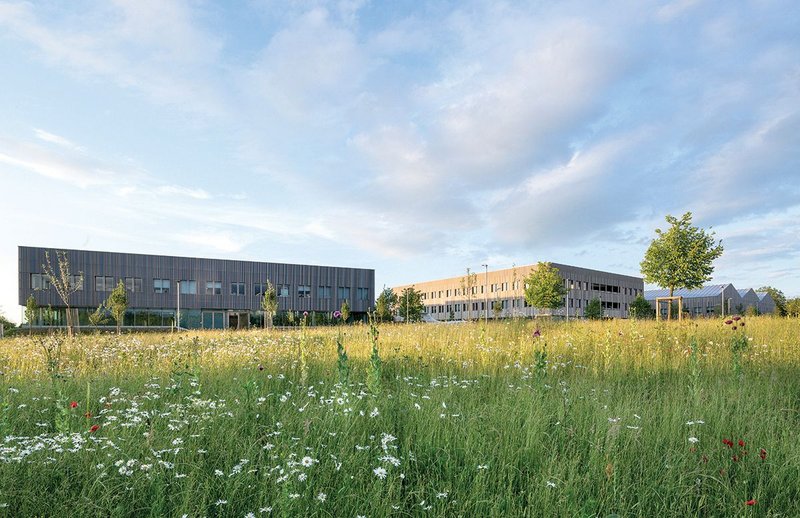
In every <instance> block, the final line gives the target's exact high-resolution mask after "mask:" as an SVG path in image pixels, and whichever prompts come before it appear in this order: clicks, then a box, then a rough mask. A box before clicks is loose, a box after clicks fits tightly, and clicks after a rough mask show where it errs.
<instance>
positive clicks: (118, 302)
mask: <svg viewBox="0 0 800 518" xmlns="http://www.w3.org/2000/svg"><path fill="white" fill-rule="evenodd" d="M106 308H108V311H109V313H111V317H112V318H113V319H114V322H116V324H117V334H121V333H122V323H123V320H124V319H125V311H127V310H128V293H127V292H126V291H125V283H124V282H122V279H120V281H119V282H118V283H117V287H116V288H114V291H112V292H111V294H110V295H109V296H108V299H107V300H106Z"/></svg>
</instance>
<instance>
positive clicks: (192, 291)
mask: <svg viewBox="0 0 800 518" xmlns="http://www.w3.org/2000/svg"><path fill="white" fill-rule="evenodd" d="M179 282H180V284H181V295H197V281H193V280H191V279H182V280H180V281H179ZM181 318H183V316H181Z"/></svg>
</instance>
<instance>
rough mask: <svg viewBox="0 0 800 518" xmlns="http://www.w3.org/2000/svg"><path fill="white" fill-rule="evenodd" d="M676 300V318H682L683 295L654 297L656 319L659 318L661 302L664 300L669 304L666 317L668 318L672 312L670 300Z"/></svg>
mask: <svg viewBox="0 0 800 518" xmlns="http://www.w3.org/2000/svg"><path fill="white" fill-rule="evenodd" d="M673 300H677V301H678V320H679V321H680V320H683V297H682V296H680V295H678V296H675V297H656V320H657V321H658V320H661V302H666V303H667V304H669V306H667V319H669V317H670V315H671V314H672V311H671V308H670V306H671V305H672V301H673Z"/></svg>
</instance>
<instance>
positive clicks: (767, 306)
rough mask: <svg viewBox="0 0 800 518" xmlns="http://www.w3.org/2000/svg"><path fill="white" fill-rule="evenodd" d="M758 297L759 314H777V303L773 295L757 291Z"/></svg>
mask: <svg viewBox="0 0 800 518" xmlns="http://www.w3.org/2000/svg"><path fill="white" fill-rule="evenodd" d="M756 296H757V297H758V306H757V307H758V312H759V313H762V314H763V313H775V311H776V309H777V308H776V306H775V301H774V300H773V299H772V295H770V294H769V292H767V291H757V292H756Z"/></svg>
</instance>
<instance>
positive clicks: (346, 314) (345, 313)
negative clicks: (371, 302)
mask: <svg viewBox="0 0 800 518" xmlns="http://www.w3.org/2000/svg"><path fill="white" fill-rule="evenodd" d="M339 312H340V313H341V314H342V322H345V323H346V322H347V319H349V318H350V304H349V303H348V302H347V299H344V300H343V301H342V307H341V308H339Z"/></svg>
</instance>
